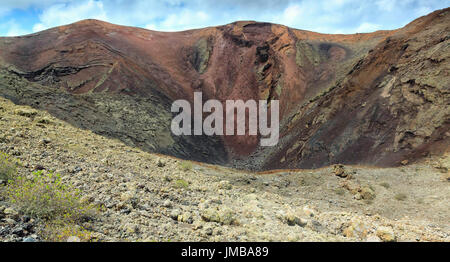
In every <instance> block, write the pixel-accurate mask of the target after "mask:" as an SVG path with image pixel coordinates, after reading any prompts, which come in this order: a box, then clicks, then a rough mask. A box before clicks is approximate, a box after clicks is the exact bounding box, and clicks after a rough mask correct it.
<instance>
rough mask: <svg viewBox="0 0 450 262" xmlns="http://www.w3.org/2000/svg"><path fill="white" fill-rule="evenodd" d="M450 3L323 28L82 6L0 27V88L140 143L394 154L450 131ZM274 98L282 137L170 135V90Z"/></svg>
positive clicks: (265, 159)
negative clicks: (126, 20) (383, 25)
mask: <svg viewBox="0 0 450 262" xmlns="http://www.w3.org/2000/svg"><path fill="white" fill-rule="evenodd" d="M449 19H450V14H449V10H448V9H445V10H440V11H436V12H434V13H432V14H430V15H428V16H426V17H423V18H420V19H418V20H416V21H414V22H413V23H411V24H409V25H408V26H406V27H405V28H403V29H400V30H396V31H379V32H375V33H371V34H355V35H326V34H318V33H313V32H308V31H302V30H296V29H292V28H288V27H285V26H281V25H274V24H268V23H257V22H251V21H248V22H236V23H233V24H229V25H225V26H220V27H214V28H205V29H200V30H190V31H184V32H175V33H164V32H155V31H148V30H144V29H139V28H132V27H123V26H117V25H112V24H108V23H104V22H101V21H96V20H86V21H81V22H78V23H75V24H71V25H68V26H62V27H58V28H54V29H50V30H46V31H43V32H40V33H36V34H32V35H28V36H23V37H15V38H0V65H1V71H0V74H1V76H2V78H1V79H0V94H1V95H2V96H4V97H6V98H8V99H11V100H12V101H14V102H15V103H20V104H29V105H32V106H34V107H37V108H40V109H45V110H47V111H49V112H50V113H52V114H53V115H55V116H57V117H59V118H61V119H63V120H65V121H68V122H69V123H71V124H73V125H75V126H78V127H82V128H86V129H91V130H93V131H94V132H96V133H99V134H102V135H106V136H110V137H114V138H118V139H120V140H122V141H124V142H126V143H127V144H130V145H133V146H139V147H141V148H143V149H145V150H148V151H153V152H161V153H164V154H170V155H174V156H178V157H182V158H188V159H193V160H199V161H208V162H212V163H222V164H233V165H235V166H237V167H240V168H255V169H271V168H296V167H319V166H323V165H327V164H330V163H336V162H342V163H366V164H377V165H393V164H398V162H399V161H400V160H403V158H405V157H407V158H409V159H412V160H414V159H417V158H420V157H421V156H422V155H423V154H425V153H434V152H441V151H443V150H446V149H447V148H448V143H449V139H448V136H449V133H448V129H449V121H448V119H449V118H448V115H449V114H448V113H449V107H448V103H449V99H448V98H449V96H448V91H449V90H448V87H449V83H448V81H449V80H448V79H449V77H448V69H449V66H448V65H449V63H448V60H447V58H448V53H449V52H448V51H449V50H448V46H449V34H448V32H449V31H450V30H449V28H448V27H449V24H450V23H449ZM194 91H202V92H203V96H204V100H205V99H208V98H216V99H219V100H221V101H225V100H227V99H242V100H248V99H256V100H259V99H264V100H269V101H270V100H272V99H279V100H280V109H281V119H282V126H281V132H282V139H281V141H280V143H279V145H278V146H276V147H272V148H260V147H258V137H252V136H241V137H239V136H227V137H207V136H198V137H196V136H193V137H175V136H173V135H171V133H170V120H171V118H172V114H171V113H170V104H171V102H172V101H173V100H175V99H179V98H187V99H192V95H193V92H194Z"/></svg>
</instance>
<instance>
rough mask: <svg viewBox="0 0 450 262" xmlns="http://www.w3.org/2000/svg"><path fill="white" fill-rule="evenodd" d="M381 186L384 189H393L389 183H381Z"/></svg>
mask: <svg viewBox="0 0 450 262" xmlns="http://www.w3.org/2000/svg"><path fill="white" fill-rule="evenodd" d="M380 186H382V187H384V188H386V189H389V188H390V187H391V185H390V184H389V183H387V182H383V183H380Z"/></svg>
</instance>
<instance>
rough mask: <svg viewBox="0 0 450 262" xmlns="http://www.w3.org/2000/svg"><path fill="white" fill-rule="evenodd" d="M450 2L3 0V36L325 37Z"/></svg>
mask: <svg viewBox="0 0 450 262" xmlns="http://www.w3.org/2000/svg"><path fill="white" fill-rule="evenodd" d="M449 6H450V0H367V1H364V0H327V1H318V0H278V1H267V0H216V1H214V0H189V1H187V0H154V1H152V0H150V1H149V0H0V36H16V35H24V34H29V33H33V32H38V31H41V30H44V29H47V28H51V27H55V26H60V25H64V24H69V23H73V22H76V21H79V20H82V19H87V18H95V19H100V20H104V21H108V22H111V23H115V24H122V25H129V26H138V27H143V28H147V29H152V30H159V31H179V30H186V29H192V28H201V27H207V26H215V25H222V24H227V23H231V22H234V21H237V20H256V21H264V22H273V23H278V24H284V25H287V26H290V27H294V28H299V29H305V30H311V31H316V32H321V33H357V32H359V33H363V32H372V31H376V30H379V29H395V28H399V27H402V26H404V25H405V24H407V23H409V22H411V21H412V20H414V19H415V18H417V17H420V16H422V15H426V14H428V13H430V12H432V11H434V10H437V9H441V8H445V7H449Z"/></svg>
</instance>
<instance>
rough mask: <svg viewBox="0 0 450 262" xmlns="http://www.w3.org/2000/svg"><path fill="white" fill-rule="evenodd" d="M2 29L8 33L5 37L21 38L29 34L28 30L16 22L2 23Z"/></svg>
mask: <svg viewBox="0 0 450 262" xmlns="http://www.w3.org/2000/svg"><path fill="white" fill-rule="evenodd" d="M0 28H1V29H3V30H4V31H6V34H5V36H20V35H25V34H27V33H29V32H28V31H27V30H25V29H23V28H22V27H21V26H20V24H18V23H17V22H16V21H15V20H13V19H12V20H9V21H7V22H6V23H2V25H1V27H0Z"/></svg>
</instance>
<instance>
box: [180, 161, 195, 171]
mask: <svg viewBox="0 0 450 262" xmlns="http://www.w3.org/2000/svg"><path fill="white" fill-rule="evenodd" d="M192 167H193V166H192V162H189V161H183V162H181V163H180V168H181V170H183V171H190V170H192Z"/></svg>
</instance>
